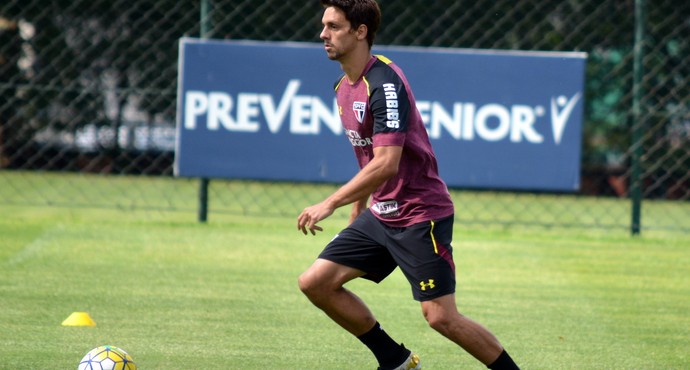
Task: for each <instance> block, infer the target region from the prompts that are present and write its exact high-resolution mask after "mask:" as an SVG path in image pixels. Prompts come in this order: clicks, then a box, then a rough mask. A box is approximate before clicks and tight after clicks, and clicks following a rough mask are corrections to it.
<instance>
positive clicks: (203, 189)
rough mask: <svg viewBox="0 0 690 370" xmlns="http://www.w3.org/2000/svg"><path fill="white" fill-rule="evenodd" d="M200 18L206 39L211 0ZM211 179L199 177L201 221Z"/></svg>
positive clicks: (205, 216) (205, 215)
mask: <svg viewBox="0 0 690 370" xmlns="http://www.w3.org/2000/svg"><path fill="white" fill-rule="evenodd" d="M200 13H201V14H200V19H199V28H200V32H199V33H200V36H201V38H203V39H205V38H208V36H209V35H210V33H211V17H210V13H211V0H201V12H200ZM210 182H211V180H210V179H208V178H205V177H202V178H201V179H199V216H198V219H199V222H206V221H207V220H208V185H209V183H210Z"/></svg>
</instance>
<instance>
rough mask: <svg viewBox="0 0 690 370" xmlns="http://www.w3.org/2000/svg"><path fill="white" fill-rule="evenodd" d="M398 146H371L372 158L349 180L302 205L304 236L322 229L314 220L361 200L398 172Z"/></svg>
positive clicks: (399, 154)
mask: <svg viewBox="0 0 690 370" xmlns="http://www.w3.org/2000/svg"><path fill="white" fill-rule="evenodd" d="M401 156H402V147H401V146H380V147H375V148H374V158H372V160H371V161H370V162H369V163H367V165H366V166H364V168H362V169H361V170H360V171H359V172H358V173H357V174H356V175H355V177H353V178H352V179H351V180H350V181H348V182H347V183H346V184H345V185H343V186H342V187H341V188H340V189H338V190H337V191H336V192H335V193H333V194H331V196H329V197H328V198H326V199H325V200H324V201H322V202H321V203H318V204H315V205H313V206H311V207H307V208H305V209H304V210H303V211H302V213H301V214H300V215H299V217H297V228H298V229H299V230H301V231H302V233H304V234H305V235H306V234H307V232H311V233H312V235H314V234H316V231H321V230H322V228H321V227H320V226H318V225H316V223H317V222H319V221H321V220H323V219H325V218H326V217H328V216H330V215H332V214H333V212H334V211H335V210H336V209H337V208H339V207H342V206H344V205H346V204H350V203H354V202H362V201H364V202H365V204H366V199H367V198H368V197H369V195H370V194H371V193H373V192H374V190H376V188H378V187H379V186H380V185H381V184H383V183H384V182H385V181H386V180H388V179H390V178H391V177H393V176H395V175H397V173H398V165H399V164H400V157H401Z"/></svg>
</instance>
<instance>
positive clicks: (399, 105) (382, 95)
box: [367, 61, 411, 135]
mask: <svg viewBox="0 0 690 370" xmlns="http://www.w3.org/2000/svg"><path fill="white" fill-rule="evenodd" d="M377 63H380V65H378V66H375V67H376V68H372V70H371V71H370V73H369V74H368V75H367V79H368V82H369V88H370V91H371V93H370V97H369V106H370V108H371V114H372V116H373V118H374V135H377V134H384V133H385V134H387V133H403V134H404V133H405V132H407V121H408V116H409V113H410V109H411V107H410V99H409V98H408V95H407V89H406V88H405V83H404V82H403V80H402V79H401V78H400V76H398V74H397V73H395V71H394V70H393V69H392V68H391V67H390V66H388V65H386V64H385V63H383V62H381V61H378V62H377Z"/></svg>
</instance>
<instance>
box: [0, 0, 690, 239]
mask: <svg viewBox="0 0 690 370" xmlns="http://www.w3.org/2000/svg"><path fill="white" fill-rule="evenodd" d="M645 2H646V4H645ZM380 4H381V8H382V11H383V25H382V29H381V30H380V31H379V33H378V35H377V44H381V45H384V44H388V45H415V46H435V47H458V48H481V49H516V50H546V51H573V50H575V51H584V52H587V53H588V55H589V57H588V66H587V76H586V108H585V125H584V140H583V143H584V148H583V158H582V176H581V178H582V184H581V190H580V192H579V194H575V195H564V194H560V195H559V194H524V193H506V192H501V193H494V192H469V191H462V190H459V189H456V190H455V191H454V192H453V193H454V196H456V197H457V198H458V199H457V200H458V202H459V203H460V207H459V208H460V209H461V211H460V212H459V214H458V217H460V218H461V219H463V220H464V221H467V222H480V223H489V224H490V223H496V222H498V223H502V224H536V225H566V224H567V225H576V226H604V227H628V225H629V223H630V209H629V208H630V204H631V202H630V201H629V200H627V198H628V197H629V196H630V189H631V184H632V183H634V180H635V178H634V177H633V175H635V171H632V169H634V167H635V165H639V167H638V168H639V171H638V172H639V179H640V182H639V183H640V184H641V194H642V197H643V198H644V199H645V202H644V206H643V207H642V224H643V227H654V228H664V229H677V230H682V231H688V230H690V225H689V224H688V220H690V206H689V203H690V202H688V200H690V2H688V1H684V0H683V1H681V0H658V1H649V0H646V1H645V0H625V1H623V0H597V1H593V0H569V1H565V0H563V1H535V0H529V1H527V0H526V1H507V0H500V1H494V0H491V1H487V0H480V1H451V0H439V1H422V0H406V1H405V0H397V1H392V0H381V1H380ZM636 9H638V15H637V16H636ZM639 10H642V11H641V12H639ZM321 12H322V9H321V6H320V4H319V2H318V1H309V2H303V1H300V2H297V1H290V0H288V1H285V0H280V1H277V0H265V1H261V2H257V1H249V0H198V1H173V0H135V1H124V0H108V1H105V0H89V1H86V0H69V1H66V0H50V1H48V0H21V1H19V0H6V1H3V2H2V3H1V4H0V202H3V203H15V204H17V203H18V204H23V203H24V202H25V203H26V204H71V205H98V206H103V207H127V208H129V207H133V208H149V209H151V208H153V209H187V208H193V207H194V202H195V195H194V191H192V192H191V193H192V194H191V195H187V193H189V189H190V188H194V186H195V185H194V183H193V182H192V181H191V180H187V179H173V178H172V162H173V158H174V153H173V150H174V140H175V139H174V135H175V112H176V92H177V87H176V84H177V60H178V59H177V57H178V56H177V52H178V49H177V44H178V39H179V38H180V37H182V36H193V37H195V36H199V35H200V34H201V33H202V31H203V32H204V33H206V34H207V36H209V37H212V38H219V39H253V40H272V41H282V40H290V41H308V42H318V41H319V40H318V34H319V32H320V27H321V26H320V18H321ZM202 15H203V16H202ZM640 20H641V22H638V23H637V25H638V26H639V25H642V26H643V29H644V33H643V34H642V35H641V36H642V38H641V41H642V42H641V43H640V44H638V46H641V48H640V49H638V50H641V51H642V54H641V55H642V59H641V61H642V63H641V67H642V68H641V71H642V74H641V78H640V82H639V85H637V86H638V87H639V90H638V91H639V92H640V94H639V95H638V96H637V97H638V98H639V100H638V103H639V105H638V106H639V107H640V109H639V112H638V114H633V112H634V111H633V106H634V105H635V103H636V101H635V98H636V95H635V94H633V91H634V88H633V87H634V84H635V82H636V79H635V74H634V68H633V67H634V59H635V53H634V50H635V45H636V43H635V30H636V21H640ZM638 29H639V28H638ZM638 55H640V54H638ZM633 129H637V133H639V135H637V136H636V135H633V131H634V130H633ZM638 148H639V149H640V151H639V152H636V150H637V149H638ZM635 153H638V154H640V161H639V162H638V163H634V162H633V161H634V160H635V159H636V158H637V156H636V155H635ZM28 171H31V172H28ZM35 171H42V172H41V173H45V171H55V172H70V173H76V175H75V176H77V177H76V178H74V179H73V180H71V185H69V188H70V189H74V188H75V187H76V188H77V189H76V191H73V192H63V191H60V190H58V188H54V186H58V185H54V184H53V183H54V182H55V178H54V177H52V176H48V175H41V176H37V175H36V173H35ZM87 174H98V176H87ZM122 175H132V176H133V178H135V179H136V178H140V177H141V176H142V175H155V176H158V177H159V178H157V181H154V182H151V181H132V178H130V177H128V178H127V180H126V181H125V183H126V184H127V185H123V186H126V189H127V191H126V192H123V196H122V197H116V198H111V197H107V196H100V195H103V192H102V191H99V190H98V189H97V188H98V186H104V185H98V184H103V183H104V181H103V177H105V178H106V180H108V181H106V182H107V183H110V184H111V186H112V184H117V183H118V182H122V181H123V178H122ZM146 178H147V179H149V180H150V176H147V177H146ZM68 181H69V180H68ZM263 185H264V186H265V187H268V188H270V189H272V190H270V191H268V190H262V191H261V192H260V193H257V192H255V191H254V190H253V189H254V186H255V184H254V183H251V182H243V181H238V182H232V181H229V182H228V181H224V182H216V181H214V182H213V186H212V188H211V197H212V210H213V211H218V212H223V211H227V212H249V213H251V212H255V211H256V212H261V209H259V210H256V209H255V208H253V207H252V206H251V205H249V204H251V203H252V202H264V199H267V200H266V201H267V202H269V203H270V202H273V203H276V200H275V199H272V198H271V197H272V196H275V197H283V198H284V197H285V195H286V194H288V193H289V194H293V193H294V192H292V191H287V190H285V189H287V188H289V189H293V188H294V186H293V184H263ZM151 187H160V188H159V191H158V192H157V193H158V195H161V194H162V195H163V196H156V197H147V196H143V194H148V193H150V192H152V190H153V192H156V191H155V189H151ZM316 188H318V189H321V190H320V191H318V192H317V193H316V194H319V195H317V196H320V194H321V193H324V192H327V191H328V190H329V187H328V186H325V188H324V187H321V188H319V187H316ZM27 189H34V190H36V191H35V192H31V191H28V190H27ZM37 189H43V190H41V191H39V190H37ZM50 189H53V191H51V190H50ZM276 189H278V190H276ZM280 189H282V190H280ZM309 189H310V190H309V191H307V190H303V191H302V192H301V193H299V194H300V195H297V198H296V199H294V200H293V201H291V202H289V203H290V206H286V207H285V208H284V209H278V211H276V212H278V213H279V214H289V215H291V216H293V215H294V214H295V212H296V210H297V209H299V208H300V207H303V206H305V205H306V202H308V201H310V200H311V199H312V198H314V197H315V196H314V194H315V193H314V191H315V190H314V189H312V188H311V187H310V188H309ZM67 194H71V195H69V197H67ZM247 194H250V195H252V196H254V197H256V199H254V200H252V199H248V197H247ZM291 196H292V195H291ZM66 197H67V198H66ZM180 197H184V198H185V199H188V201H185V202H182V203H180V201H178V200H177V199H178V198H180ZM301 197H304V199H301ZM56 199H57V200H56ZM546 199H549V200H551V202H552V203H548V204H555V205H554V206H544V204H547V203H545V202H543V200H546ZM238 204H240V205H241V204H247V206H246V207H239V208H237V205H238ZM571 204H578V205H584V206H582V207H580V208H578V209H580V211H578V212H580V214H577V215H572V209H573V207H571V206H570V205H571ZM647 205H649V206H647ZM293 207H294V208H293ZM516 207H517V208H516ZM462 210H465V212H463V211H462ZM480 210H481V212H479V211H480ZM487 210H488V212H487ZM480 214H481V216H480Z"/></svg>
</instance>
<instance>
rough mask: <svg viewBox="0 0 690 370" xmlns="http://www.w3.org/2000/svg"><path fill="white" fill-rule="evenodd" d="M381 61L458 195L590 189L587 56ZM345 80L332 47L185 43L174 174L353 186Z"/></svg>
mask: <svg viewBox="0 0 690 370" xmlns="http://www.w3.org/2000/svg"><path fill="white" fill-rule="evenodd" d="M373 52H374V53H375V54H382V55H385V56H386V57H388V58H389V59H391V60H393V61H394V62H395V63H396V64H398V65H399V66H400V67H401V68H402V69H403V70H404V71H405V73H406V75H407V78H408V80H409V81H410V84H411V85H412V89H413V91H414V93H415V97H416V98H417V107H418V109H419V110H420V113H421V114H422V117H423V118H424V121H425V125H426V128H427V132H429V136H430V138H431V141H432V145H433V146H434V149H435V151H436V154H437V157H438V160H439V168H440V172H441V176H442V177H443V178H444V180H445V181H446V182H447V184H448V185H449V186H450V187H459V188H476V189H512V190H537V191H575V190H577V189H578V188H579V183H580V162H581V146H582V122H583V106H584V75H585V65H586V54H585V53H577V52H572V53H570V52H516V51H486V50H473V49H443V48H401V47H380V46H375V47H374V50H373ZM341 74H342V71H341V70H340V66H339V64H338V63H337V62H333V61H330V60H328V59H327V58H326V55H325V51H324V50H323V46H322V45H321V44H312V43H278V42H255V41H221V40H200V39H192V38H183V39H181V40H180V60H179V80H178V119H177V142H176V156H175V174H176V175H177V176H183V177H206V178H232V179H257V180H288V181H309V182H335V183H341V182H345V181H347V180H349V179H350V178H351V177H352V176H353V175H354V174H355V173H356V171H357V166H356V162H355V159H354V156H353V154H352V149H350V148H351V145H350V143H349V141H348V140H347V138H346V137H345V136H344V135H343V134H342V128H341V127H340V120H339V117H338V113H337V106H336V104H335V99H334V92H333V83H334V82H335V81H336V80H337V79H338V78H339V76H340V75H341Z"/></svg>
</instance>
